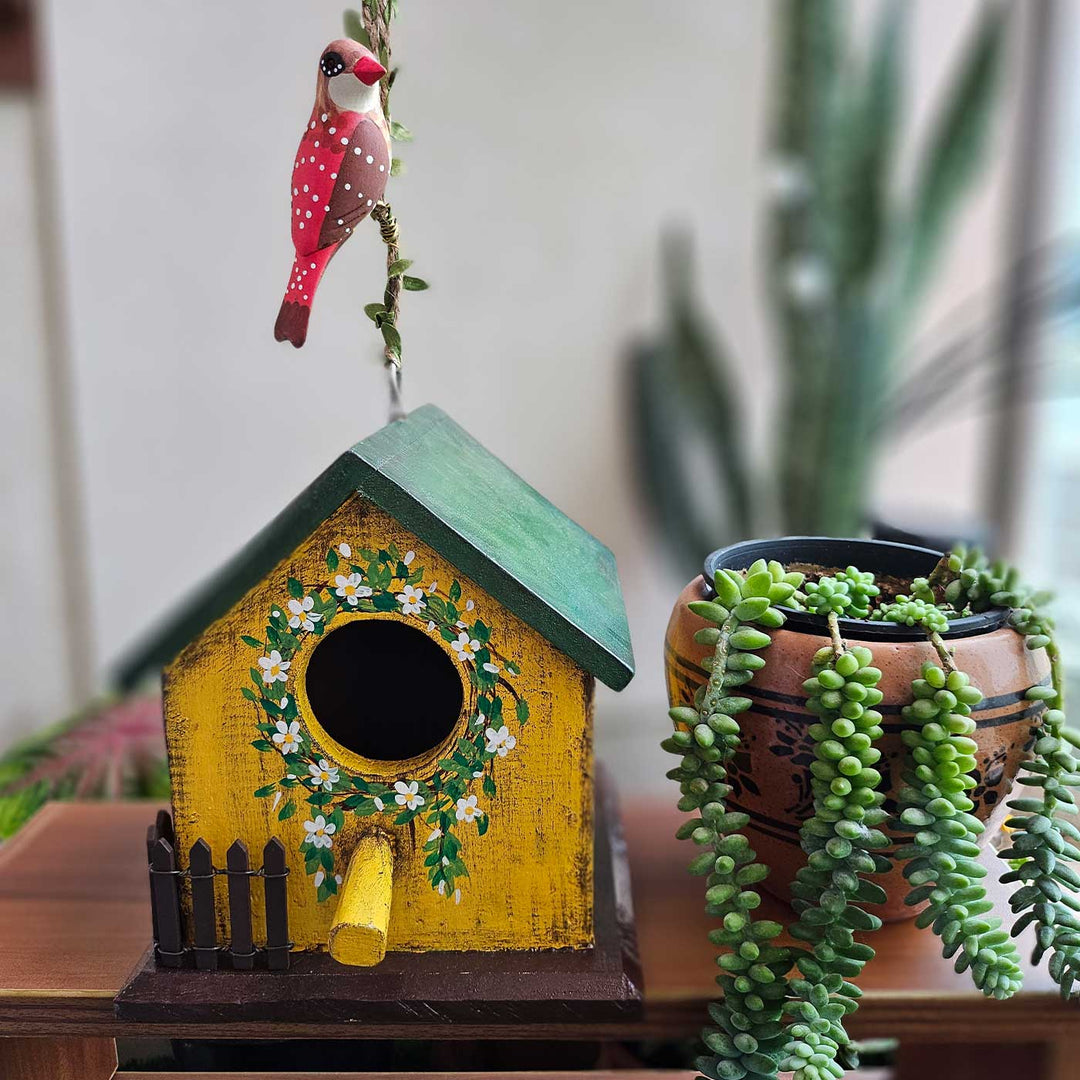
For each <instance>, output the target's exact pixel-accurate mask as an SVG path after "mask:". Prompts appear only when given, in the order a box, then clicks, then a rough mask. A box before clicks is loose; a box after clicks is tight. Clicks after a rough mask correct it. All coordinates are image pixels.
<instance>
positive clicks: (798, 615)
mask: <svg viewBox="0 0 1080 1080" xmlns="http://www.w3.org/2000/svg"><path fill="white" fill-rule="evenodd" d="M942 554H943V553H942V552H940V551H934V550H933V548H924V547H916V546H915V545H914V544H897V543H893V542H892V541H890V540H859V539H854V538H851V539H847V538H843V539H838V538H836V537H832V536H777V537H773V538H771V539H760V540H742V541H740V542H739V543H737V544H729V545H728V546H727V547H724V548H719V549H718V550H717V551H714V552H712V553H711V554H710V555H709V556H708V557H707V558H706V559H705V573H704V575H703V576H704V579H705V583H706V585H707V586H708V588H709V589H710V590H712V587H713V574H714V573H715V572H716V571H717V570H718V569H720V568H723V569H725V570H745V569H746V568H747V567H748V566H750V565H751V564H752V563H754V562H756V561H757V560H758V559H775V560H776V561H777V562H780V563H783V564H784V565H785V566H786V565H788V564H790V563H811V564H813V565H815V566H829V567H832V566H835V567H839V568H843V567H846V566H857V567H858V568H859V569H860V570H862V571H867V570H871V571H873V572H874V574H877V575H880V574H888V575H890V576H892V577H899V578H904V579H906V580H910V579H911V578H914V577H926V576H928V575H929V574H930V572H931V571H932V570H933V569H934V567H935V566H936V565H937V563H938V561H939V560H940V559H941V556H942ZM782 610H783V612H784V615H785V616H786V617H787V621H786V622H785V623H784V629H785V630H793V631H795V632H796V633H799V634H815V635H817V636H827V635H828V632H829V630H828V619H827V617H826V616H824V615H814V614H811V613H810V612H809V611H789V610H788V609H787V608H783V609H782ZM1008 617H1009V612H1008V610H1007V609H1005V608H992V609H991V610H989V611H982V612H979V614H977V615H966V616H965V617H964V618H962V619H953V620H952V621H951V622H950V623H949V629H948V631H947V632H945V633H943V634H942V635H941V636H942V637H943V638H965V637H975V636H977V635H979V634H989V633H992V632H993V631H994V630H998V629H1000V628H1001V627H1002V626H1004V625H1005V623H1006V620H1007V619H1008ZM838 622H839V625H840V633H841V634H842V635H843V636H844V637H849V638H853V639H854V640H856V641H859V640H862V641H911V642H915V641H926V631H925V630H924V629H923V628H922V627H921V626H901V625H900V624H898V623H890V622H874V621H873V620H871V619H843V618H842V619H839V620H838Z"/></svg>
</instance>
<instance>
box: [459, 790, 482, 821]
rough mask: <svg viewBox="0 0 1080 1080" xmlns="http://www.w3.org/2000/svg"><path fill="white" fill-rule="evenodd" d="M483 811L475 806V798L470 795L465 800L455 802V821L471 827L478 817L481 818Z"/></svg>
mask: <svg viewBox="0 0 1080 1080" xmlns="http://www.w3.org/2000/svg"><path fill="white" fill-rule="evenodd" d="M483 816H484V811H483V810H481V809H480V807H479V806H477V805H476V796H475V795H470V796H469V797H468V798H467V799H458V801H457V819H458V821H464V822H465V824H466V825H471V824H472V823H473V821H475V820H476V818H478V817H483Z"/></svg>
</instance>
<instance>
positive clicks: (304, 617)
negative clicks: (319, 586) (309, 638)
mask: <svg viewBox="0 0 1080 1080" xmlns="http://www.w3.org/2000/svg"><path fill="white" fill-rule="evenodd" d="M314 607H315V598H314V597H312V596H305V597H304V598H303V600H290V601H289V625H290V626H291V627H292V628H293V629H294V630H296V629H297V628H298V627H303V629H305V630H307V631H308V633H310V632H311V631H312V630H314V629H315V624H316V623H317V622H320V621H321V620H322V616H321V615H320V614H319V613H318V612H317V611H312V608H314Z"/></svg>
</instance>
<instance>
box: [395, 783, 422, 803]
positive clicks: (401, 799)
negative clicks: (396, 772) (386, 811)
mask: <svg viewBox="0 0 1080 1080" xmlns="http://www.w3.org/2000/svg"><path fill="white" fill-rule="evenodd" d="M394 790H395V791H396V792H397V794H396V795H395V796H394V802H396V803H397V804H398V806H404V807H405V808H406V809H407V810H415V809H416V808H417V807H418V806H423V805H424V796H423V795H418V794H417V792H418V791H419V790H420V785H419V784H418V783H417V782H416V781H415V780H409V781H408V782H406V781H404V780H398V781H397V782H396V783H395V784H394Z"/></svg>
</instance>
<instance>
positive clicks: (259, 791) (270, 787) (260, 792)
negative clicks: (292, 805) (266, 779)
mask: <svg viewBox="0 0 1080 1080" xmlns="http://www.w3.org/2000/svg"><path fill="white" fill-rule="evenodd" d="M275 791H277V784H267V785H266V786H265V787H261V788H256V789H255V798H256V799H265V798H266V796H267V795H273V794H274V792H275Z"/></svg>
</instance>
